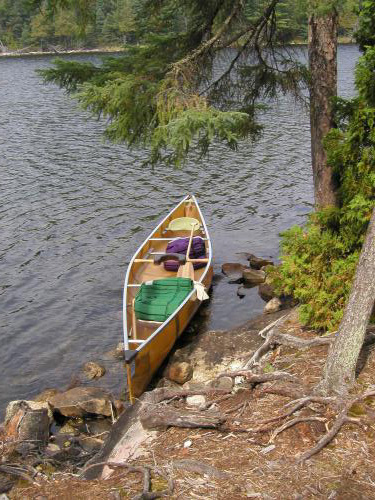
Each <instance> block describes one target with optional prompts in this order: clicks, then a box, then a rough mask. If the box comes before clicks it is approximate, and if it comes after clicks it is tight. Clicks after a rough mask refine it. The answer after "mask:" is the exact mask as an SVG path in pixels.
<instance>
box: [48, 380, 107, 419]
mask: <svg viewBox="0 0 375 500" xmlns="http://www.w3.org/2000/svg"><path fill="white" fill-rule="evenodd" d="M111 403H112V396H111V394H110V393H109V392H107V391H104V390H103V389H99V388H98V387H74V388H73V389H69V390H68V391H66V392H62V393H61V394H57V395H56V396H54V397H53V398H51V400H50V404H51V406H52V408H53V409H54V410H55V411H58V412H59V413H61V414H62V415H64V416H65V417H83V416H85V415H87V414H90V413H91V414H95V415H104V416H106V417H109V416H111V415H112V410H111Z"/></svg>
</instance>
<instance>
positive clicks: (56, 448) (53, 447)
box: [45, 443, 61, 454]
mask: <svg viewBox="0 0 375 500" xmlns="http://www.w3.org/2000/svg"><path fill="white" fill-rule="evenodd" d="M45 451H46V453H47V454H52V453H56V452H58V451H61V448H60V446H59V445H58V444H55V443H49V444H48V446H47V448H46V449H45Z"/></svg>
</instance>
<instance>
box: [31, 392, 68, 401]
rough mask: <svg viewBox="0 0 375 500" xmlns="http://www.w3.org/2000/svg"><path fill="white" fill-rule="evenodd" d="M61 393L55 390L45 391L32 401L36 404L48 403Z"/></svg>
mask: <svg viewBox="0 0 375 500" xmlns="http://www.w3.org/2000/svg"><path fill="white" fill-rule="evenodd" d="M60 392H61V391H59V390H57V389H45V390H44V391H43V392H41V393H40V394H38V395H37V396H35V398H34V399H33V401H35V402H36V403H48V402H49V400H50V399H51V398H53V396H56V394H60Z"/></svg>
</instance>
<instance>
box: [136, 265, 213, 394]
mask: <svg viewBox="0 0 375 500" xmlns="http://www.w3.org/2000/svg"><path fill="white" fill-rule="evenodd" d="M212 275H213V270H212V267H211V268H210V271H209V273H208V274H207V278H206V279H205V280H204V285H205V286H206V288H207V289H208V288H210V286H211V282H212ZM200 305H201V302H200V301H199V300H198V299H197V298H196V294H194V296H193V297H192V298H191V299H189V300H188V301H187V302H186V304H185V305H184V307H183V308H182V309H181V310H180V311H179V312H178V313H177V314H176V316H175V317H173V319H171V320H170V321H169V323H168V324H166V325H165V326H164V327H163V329H162V330H161V331H160V333H158V334H157V335H156V336H155V337H153V338H152V339H151V340H150V341H148V342H147V344H146V345H145V346H144V347H143V349H142V350H141V351H140V352H139V354H138V356H137V357H136V358H135V360H134V362H133V363H135V364H134V365H133V367H132V371H133V372H134V375H133V376H132V387H133V394H134V397H139V396H140V395H141V394H142V393H143V392H144V391H145V389H146V387H147V386H148V384H149V383H150V381H151V379H152V377H153V376H154V374H155V372H156V371H157V370H158V369H159V368H160V366H161V364H162V363H163V361H164V360H165V358H166V357H167V356H168V354H169V352H170V351H171V349H172V347H173V345H174V343H175V342H176V340H177V339H178V337H179V336H180V335H181V334H182V333H183V331H184V330H185V328H186V327H187V326H188V324H189V322H190V320H191V319H192V318H193V316H194V315H195V313H196V312H197V310H198V308H199V306H200ZM130 345H132V344H131V341H130ZM134 347H135V345H134ZM130 348H131V347H130Z"/></svg>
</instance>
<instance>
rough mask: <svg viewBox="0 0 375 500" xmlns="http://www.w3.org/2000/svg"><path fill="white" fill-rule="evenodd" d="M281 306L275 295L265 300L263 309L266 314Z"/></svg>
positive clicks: (278, 309)
mask: <svg viewBox="0 0 375 500" xmlns="http://www.w3.org/2000/svg"><path fill="white" fill-rule="evenodd" d="M281 307H282V302H281V300H280V299H279V298H277V297H274V298H273V299H271V300H270V301H269V302H267V304H266V305H265V306H264V309H263V310H264V312H265V313H266V314H271V313H274V312H277V311H280V309H281Z"/></svg>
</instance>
